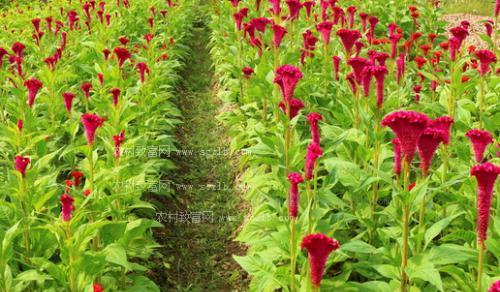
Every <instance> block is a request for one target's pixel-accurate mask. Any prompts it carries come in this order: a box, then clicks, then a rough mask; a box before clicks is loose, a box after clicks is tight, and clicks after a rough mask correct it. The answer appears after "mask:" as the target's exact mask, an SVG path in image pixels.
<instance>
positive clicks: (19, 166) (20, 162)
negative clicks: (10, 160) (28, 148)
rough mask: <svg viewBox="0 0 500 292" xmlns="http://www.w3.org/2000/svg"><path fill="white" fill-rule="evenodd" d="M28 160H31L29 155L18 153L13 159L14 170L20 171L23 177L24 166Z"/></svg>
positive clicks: (28, 162)
mask: <svg viewBox="0 0 500 292" xmlns="http://www.w3.org/2000/svg"><path fill="white" fill-rule="evenodd" d="M30 162H31V160H30V159H29V157H24V156H20V155H18V156H16V157H15V159H14V164H15V166H16V170H17V171H19V173H21V175H22V176H23V177H25V176H26V168H27V167H28V165H29V164H30Z"/></svg>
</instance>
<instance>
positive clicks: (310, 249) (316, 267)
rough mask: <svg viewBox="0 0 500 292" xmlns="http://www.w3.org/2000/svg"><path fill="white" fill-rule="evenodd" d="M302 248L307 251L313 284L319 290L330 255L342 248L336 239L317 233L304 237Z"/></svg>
mask: <svg viewBox="0 0 500 292" xmlns="http://www.w3.org/2000/svg"><path fill="white" fill-rule="evenodd" d="M301 247H302V249H307V254H308V256H309V267H310V271H311V283H312V285H313V287H314V288H319V287H320V285H321V278H323V273H324V271H325V265H326V260H327V259H328V256H329V255H330V253H332V252H333V251H335V250H337V249H339V248H340V244H339V243H338V241H336V240H335V239H332V238H329V237H328V236H326V235H324V234H321V233H315V234H310V235H308V236H306V237H304V239H302V244H301Z"/></svg>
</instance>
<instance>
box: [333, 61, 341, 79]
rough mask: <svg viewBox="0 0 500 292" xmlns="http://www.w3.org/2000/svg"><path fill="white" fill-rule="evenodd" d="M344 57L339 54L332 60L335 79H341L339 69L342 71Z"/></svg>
mask: <svg viewBox="0 0 500 292" xmlns="http://www.w3.org/2000/svg"><path fill="white" fill-rule="evenodd" d="M341 60H342V59H341V58H340V57H339V56H333V57H332V61H333V72H334V74H335V80H337V81H338V80H339V71H340V61H341Z"/></svg>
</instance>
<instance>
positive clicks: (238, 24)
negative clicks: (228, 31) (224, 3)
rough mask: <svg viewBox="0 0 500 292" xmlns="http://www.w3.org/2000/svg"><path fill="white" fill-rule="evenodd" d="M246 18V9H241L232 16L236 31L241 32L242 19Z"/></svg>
mask: <svg viewBox="0 0 500 292" xmlns="http://www.w3.org/2000/svg"><path fill="white" fill-rule="evenodd" d="M247 16H248V8H246V7H245V8H241V9H240V10H239V11H238V12H236V13H234V14H233V18H234V22H235V23H236V27H237V28H238V30H241V23H242V22H243V18H245V17H247Z"/></svg>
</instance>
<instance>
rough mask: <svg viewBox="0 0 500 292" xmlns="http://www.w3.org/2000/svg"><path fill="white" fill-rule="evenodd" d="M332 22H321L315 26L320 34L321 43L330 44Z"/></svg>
mask: <svg viewBox="0 0 500 292" xmlns="http://www.w3.org/2000/svg"><path fill="white" fill-rule="evenodd" d="M332 27H333V22H331V21H323V22H321V23H319V24H318V25H316V29H317V30H318V32H319V33H320V34H321V38H322V39H323V42H324V43H325V44H326V45H328V44H329V43H330V33H331V32H332Z"/></svg>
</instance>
